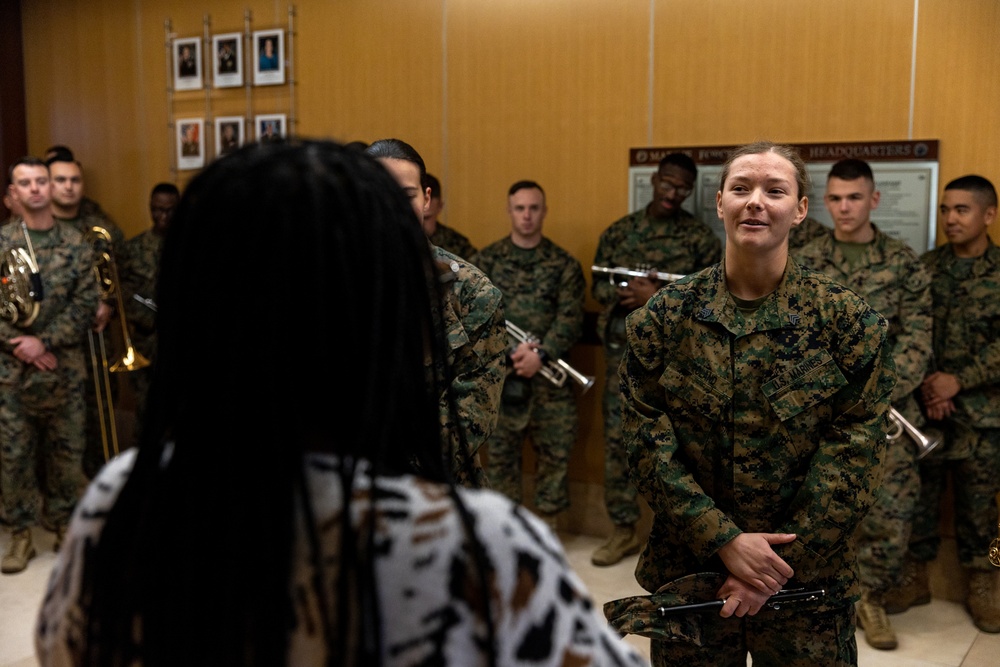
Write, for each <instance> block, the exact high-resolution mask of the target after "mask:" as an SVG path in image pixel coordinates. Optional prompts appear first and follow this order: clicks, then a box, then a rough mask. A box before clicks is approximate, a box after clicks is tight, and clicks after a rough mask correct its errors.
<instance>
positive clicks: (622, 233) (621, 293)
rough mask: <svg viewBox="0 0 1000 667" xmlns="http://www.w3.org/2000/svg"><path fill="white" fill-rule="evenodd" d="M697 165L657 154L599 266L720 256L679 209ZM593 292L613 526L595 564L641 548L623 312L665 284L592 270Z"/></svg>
mask: <svg viewBox="0 0 1000 667" xmlns="http://www.w3.org/2000/svg"><path fill="white" fill-rule="evenodd" d="M697 175H698V169H697V167H696V166H695V163H694V160H692V159H691V158H690V157H688V156H687V155H684V154H683V153H671V154H669V155H667V156H666V157H664V158H663V159H662V160H660V164H659V167H658V168H657V170H656V173H654V174H653V176H652V184H653V200H652V201H651V202H650V203H649V204H648V205H647V206H645V207H644V208H641V209H639V210H638V211H635V212H633V213H631V214H629V215H627V216H625V217H624V218H622V219H620V220H618V221H616V222H614V223H612V224H611V226H610V227H608V228H607V229H606V230H604V232H603V233H602V234H601V238H600V241H599V242H598V244H597V254H596V255H595V257H594V264H595V265H597V266H604V267H611V268H613V267H618V266H622V267H626V268H631V269H640V268H642V269H654V270H656V271H658V272H660V273H676V274H681V275H684V274H688V273H694V272H695V271H698V270H700V269H703V268H705V267H706V266H709V265H711V264H714V263H716V262H718V261H719V260H720V259H722V242H721V241H720V240H719V237H718V236H716V235H715V232H713V231H712V229H711V228H710V227H709V226H708V225H706V224H705V223H704V222H703V221H701V220H700V219H698V218H696V217H694V216H693V215H691V214H690V213H688V212H687V211H685V210H684V209H682V208H681V204H683V203H684V200H685V199H687V198H688V197H689V196H690V195H691V193H692V192H693V191H694V187H695V181H696V179H697ZM592 280H593V282H592V285H591V294H592V295H593V297H594V299H596V300H597V302H598V303H600V304H601V306H602V310H601V313H600V315H599V316H598V319H597V334H598V336H599V337H600V339H601V342H602V343H603V344H604V368H605V375H604V377H605V384H604V396H603V401H602V406H601V407H602V414H603V417H604V503H605V506H606V507H607V510H608V515H609V516H610V517H611V521H612V523H613V524H614V526H615V528H614V532H612V534H611V536H610V537H609V538H608V540H607V542H605V543H604V544H603V545H601V546H600V547H598V549H597V550H596V551H594V554H593V556H592V558H591V561H592V562H593V563H594V565H614V564H615V563H617V562H618V561H620V560H621V559H622V558H624V557H625V556H628V555H631V554H634V553H637V552H638V551H639V547H640V546H641V542H640V537H639V535H638V534H637V532H636V522H637V521H638V520H639V502H638V498H637V494H636V490H635V486H634V485H633V484H632V483H631V482H630V481H629V479H628V470H627V466H626V463H625V450H624V448H623V446H622V437H621V399H620V394H619V390H618V383H617V382H616V380H615V378H617V377H618V364H619V362H620V361H621V357H622V352H623V351H624V346H625V316H626V315H628V314H629V313H630V312H632V311H633V310H635V309H636V308H638V307H639V306H641V305H643V304H644V303H646V301H647V300H648V299H649V297H651V296H653V293H654V292H656V290H657V289H659V288H660V287H661V286H662V283H661V282H659V281H657V280H654V279H651V278H632V279H630V280H629V281H628V283H627V284H626V285H625V286H624V287H622V286H619V285H618V284H617V281H609V280H608V279H607V278H606V277H603V276H592Z"/></svg>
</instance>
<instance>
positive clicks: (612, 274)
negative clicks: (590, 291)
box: [590, 264, 684, 287]
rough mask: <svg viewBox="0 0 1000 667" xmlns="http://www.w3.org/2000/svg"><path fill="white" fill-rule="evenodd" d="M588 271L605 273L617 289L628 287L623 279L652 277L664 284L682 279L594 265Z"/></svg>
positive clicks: (674, 276)
mask: <svg viewBox="0 0 1000 667" xmlns="http://www.w3.org/2000/svg"><path fill="white" fill-rule="evenodd" d="M590 270H591V271H593V272H594V273H606V274H608V280H610V281H611V283H612V284H614V285H616V286H618V287H628V280H623V279H622V278H623V277H628V278H649V277H654V278H656V279H657V280H662V281H664V282H671V281H674V280H680V279H681V278H683V277H684V275H683V274H680V273H660V272H659V271H643V270H642V269H629V268H626V267H624V266H615V267H610V266H598V265H597V264H594V265H593V266H591V267H590Z"/></svg>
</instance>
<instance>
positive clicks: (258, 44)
mask: <svg viewBox="0 0 1000 667" xmlns="http://www.w3.org/2000/svg"><path fill="white" fill-rule="evenodd" d="M284 82H285V33H284V32H283V31H281V30H256V31H254V33H253V83H254V85H255V86H274V85H278V84H282V83H284Z"/></svg>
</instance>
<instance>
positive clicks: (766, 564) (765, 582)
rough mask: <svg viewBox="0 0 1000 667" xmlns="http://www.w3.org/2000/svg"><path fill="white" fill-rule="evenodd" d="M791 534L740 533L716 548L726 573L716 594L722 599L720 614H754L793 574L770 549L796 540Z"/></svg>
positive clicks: (724, 615)
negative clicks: (775, 545) (726, 570)
mask: <svg viewBox="0 0 1000 667" xmlns="http://www.w3.org/2000/svg"><path fill="white" fill-rule="evenodd" d="M795 538H796V536H795V534H794V533H741V534H739V535H737V536H736V537H735V538H733V539H732V540H731V541H730V542H729V543H728V544H726V545H725V546H723V547H722V548H721V549H719V557H720V558H721V559H722V562H723V563H724V564H725V566H726V568H727V569H728V570H729V576H728V577H726V581H725V582H723V584H722V587H721V588H719V590H718V592H717V595H718V596H719V598H720V599H722V600H725V603H724V604H723V605H722V610H721V611H720V612H719V615H720V616H722V617H723V618H729V617H730V616H733V615H736V616H737V617H741V618H742V617H743V616H746V615H748V614H749V615H750V616H753V615H754V614H756V613H757V612H759V611H760V610H761V609H762V608H763V607H764V605H765V604H767V601H768V599H769V598H770V597H771V596H772V595H774V594H775V593H777V592H778V591H780V590H781V588H782V587H783V586H784V585H785V584H786V583H788V580H789V579H790V578H791V577H792V576H793V575H794V574H795V571H794V570H793V569H792V567H791V566H790V565H789V564H788V563H786V562H785V561H784V560H782V558H781V557H780V556H778V554H776V553H775V552H774V549H772V548H771V545H773V544H787V543H789V542H793V541H795Z"/></svg>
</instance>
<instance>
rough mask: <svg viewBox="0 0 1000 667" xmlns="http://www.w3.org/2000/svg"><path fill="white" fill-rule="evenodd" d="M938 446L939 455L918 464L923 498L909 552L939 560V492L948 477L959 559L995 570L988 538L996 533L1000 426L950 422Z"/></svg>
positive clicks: (962, 561) (921, 497) (974, 566)
mask: <svg viewBox="0 0 1000 667" xmlns="http://www.w3.org/2000/svg"><path fill="white" fill-rule="evenodd" d="M940 449H941V450H942V451H941V453H940V454H938V452H937V450H935V451H934V452H933V453H931V454H930V455H928V456H927V458H925V459H924V460H922V461H921V462H920V499H919V501H918V503H917V509H916V515H915V517H914V522H913V532H912V535H911V538H910V552H911V553H912V554H913V555H914V557H915V558H917V560H921V561H925V562H926V561H932V560H934V559H935V558H937V554H938V549H939V548H940V546H941V534H940V532H939V526H940V523H941V495H942V493H943V492H944V489H945V487H946V486H947V484H948V479H949V477H950V479H951V488H952V494H953V497H954V503H953V507H954V512H955V516H954V523H955V542H956V544H957V547H958V561H959V563H961V564H962V566H964V567H966V568H970V569H974V570H988V571H992V570H993V567H992V565H990V562H989V558H988V555H987V554H988V553H989V545H990V542H991V541H992V540H993V538H995V537H996V536H997V503H996V494H997V489H998V488H1000V429H997V428H983V429H975V428H970V427H968V426H964V425H962V424H958V423H955V422H951V423H949V425H948V427H947V428H946V429H945V440H944V443H943V444H942V445H941V447H940ZM949 450H956V451H968V452H969V456H968V457H966V458H962V459H950V458H948V457H947V453H948V451H949Z"/></svg>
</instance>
